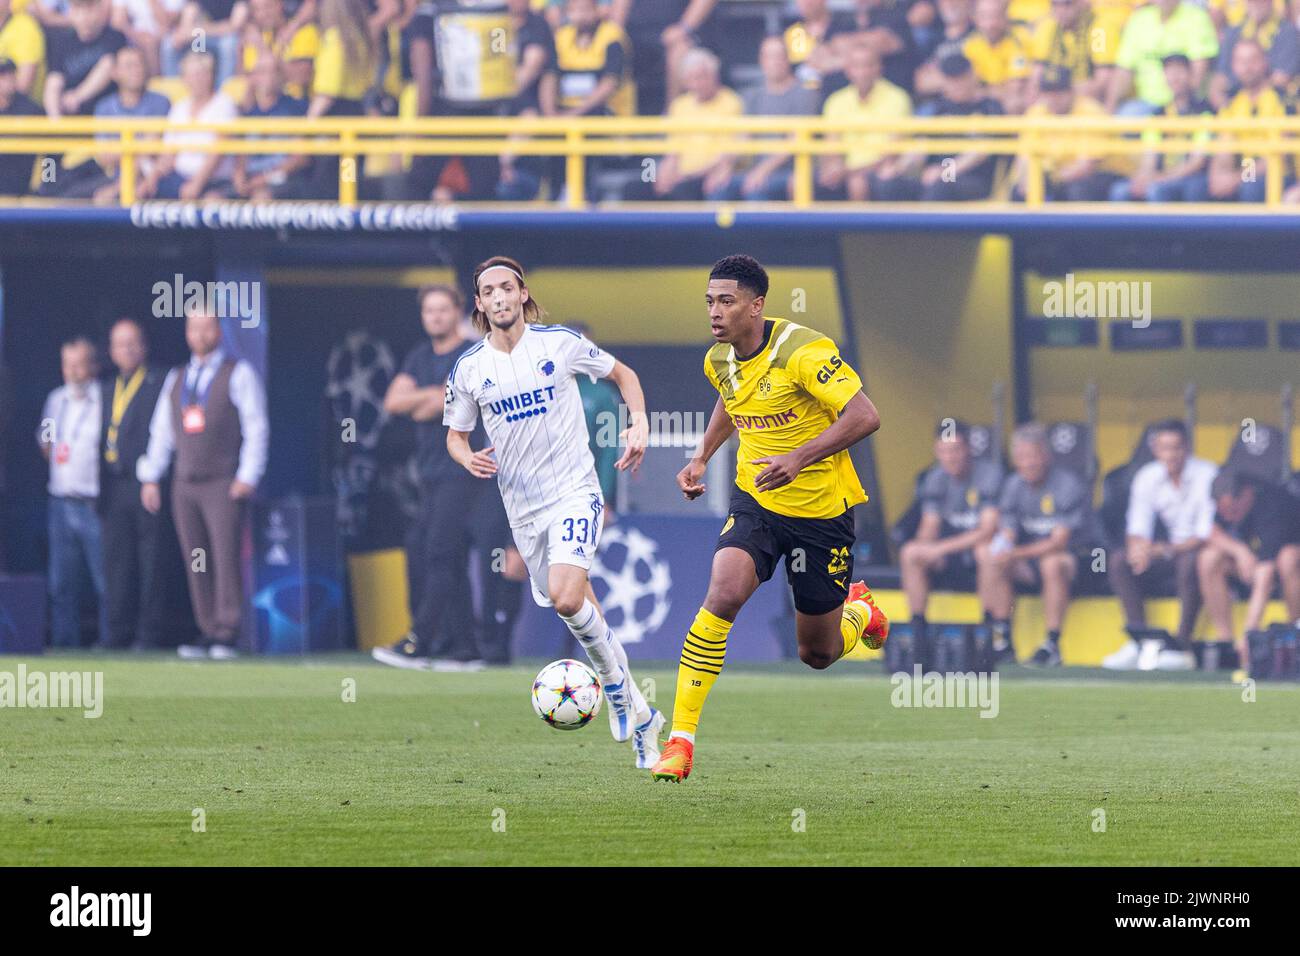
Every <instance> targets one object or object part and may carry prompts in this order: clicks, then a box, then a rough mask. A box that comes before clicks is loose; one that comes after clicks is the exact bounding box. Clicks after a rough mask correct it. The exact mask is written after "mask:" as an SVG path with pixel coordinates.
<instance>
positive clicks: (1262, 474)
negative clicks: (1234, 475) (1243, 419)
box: [1223, 425, 1289, 484]
mask: <svg viewBox="0 0 1300 956" xmlns="http://www.w3.org/2000/svg"><path fill="white" fill-rule="evenodd" d="M1247 437H1249V438H1250V439H1251V440H1250V441H1247V440H1245V439H1246V438H1247ZM1283 438H1284V436H1283V434H1282V430H1281V429H1280V428H1275V427H1274V426H1272V425H1255V426H1254V429H1253V432H1248V431H1247V430H1246V429H1244V428H1243V429H1242V430H1241V431H1240V432H1238V434H1237V440H1236V441H1235V442H1233V444H1232V450H1231V451H1229V452H1228V460H1227V461H1226V462H1224V465H1223V466H1224V468H1230V469H1232V470H1233V471H1238V472H1240V473H1242V474H1244V475H1250V476H1251V477H1253V478H1258V479H1260V480H1261V481H1265V482H1268V483H1269V484H1277V483H1279V482H1281V481H1284V480H1286V478H1287V477H1288V472H1289V468H1288V463H1287V462H1286V458H1285V448H1286V443H1285V441H1284V440H1283Z"/></svg>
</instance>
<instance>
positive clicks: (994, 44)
mask: <svg viewBox="0 0 1300 956" xmlns="http://www.w3.org/2000/svg"><path fill="white" fill-rule="evenodd" d="M974 20H975V32H974V33H973V34H971V36H970V38H969V39H967V40H966V42H965V43H964V44H963V45H962V53H963V54H964V55H965V57H966V59H968V60H970V62H971V66H973V67H974V68H975V75H976V76H977V77H978V78H979V81H980V82H981V83H983V84H984V87H985V89H986V90H987V91H988V94H989V95H990V96H992V97H994V98H995V99H997V100H998V101H999V102H1000V103H1001V104H1002V108H1003V109H1004V110H1006V112H1008V113H1020V112H1023V111H1024V108H1025V84H1026V80H1027V79H1028V77H1029V40H1028V37H1027V36H1026V33H1025V30H1024V28H1022V27H1013V26H1012V25H1011V20H1010V19H1009V18H1008V17H1007V0H975V15H974Z"/></svg>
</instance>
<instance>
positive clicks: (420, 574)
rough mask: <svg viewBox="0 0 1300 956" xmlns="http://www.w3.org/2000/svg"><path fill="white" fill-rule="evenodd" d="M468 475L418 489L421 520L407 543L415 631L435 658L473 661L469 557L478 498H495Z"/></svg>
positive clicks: (475, 646) (423, 647) (475, 649)
mask: <svg viewBox="0 0 1300 956" xmlns="http://www.w3.org/2000/svg"><path fill="white" fill-rule="evenodd" d="M495 490H496V489H495V488H492V487H491V486H489V484H488V483H487V482H485V481H482V480H480V479H478V478H475V477H473V476H472V475H470V474H469V473H468V472H466V473H465V474H464V476H463V477H462V476H461V475H456V476H454V477H450V478H446V479H444V480H442V481H437V482H427V483H423V484H422V485H421V487H420V520H419V522H418V523H417V524H416V526H415V528H414V529H413V530H412V534H411V536H410V537H409V538H408V540H407V549H406V554H407V566H408V569H409V571H408V573H410V576H411V578H413V579H414V580H412V581H411V583H412V585H414V586H413V587H412V590H411V617H412V629H413V630H414V631H415V636H416V638H417V639H418V641H419V643H420V645H421V650H422V651H427V652H428V653H429V654H430V655H431V656H433V657H447V658H451V659H452V660H473V659H475V658H477V657H478V656H479V651H478V642H477V641H476V640H475V635H474V630H475V629H474V595H473V592H472V591H471V589H470V580H469V552H470V544H471V542H472V538H473V531H474V518H475V515H476V513H477V512H478V508H477V503H478V497H479V495H480V494H482V493H484V492H485V491H491V492H495Z"/></svg>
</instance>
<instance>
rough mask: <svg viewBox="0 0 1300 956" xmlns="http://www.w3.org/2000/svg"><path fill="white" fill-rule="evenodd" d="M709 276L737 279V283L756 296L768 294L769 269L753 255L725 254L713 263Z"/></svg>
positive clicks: (712, 277)
mask: <svg viewBox="0 0 1300 956" xmlns="http://www.w3.org/2000/svg"><path fill="white" fill-rule="evenodd" d="M709 278H710V279H735V280H736V285H737V286H738V287H739V288H741V289H748V290H749V291H750V292H752V293H754V298H758V297H759V296H766V295H767V270H766V269H764V268H763V267H762V266H761V265H759V263H758V260H757V259H755V258H754V257H753V256H747V255H744V254H737V255H734V256H724V257H723V258H721V259H719V260H718V261H717V262H715V263H714V264H713V271H712V272H710V273H709Z"/></svg>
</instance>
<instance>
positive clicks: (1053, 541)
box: [1008, 524, 1070, 561]
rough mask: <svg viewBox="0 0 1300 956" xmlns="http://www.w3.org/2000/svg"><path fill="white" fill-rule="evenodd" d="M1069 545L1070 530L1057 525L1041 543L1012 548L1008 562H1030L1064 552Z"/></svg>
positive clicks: (1035, 542) (1036, 542)
mask: <svg viewBox="0 0 1300 956" xmlns="http://www.w3.org/2000/svg"><path fill="white" fill-rule="evenodd" d="M1069 545H1070V529H1069V528H1068V527H1066V526H1065V525H1063V524H1058V525H1057V526H1056V527H1055V528H1053V529H1052V531H1051V533H1050V534H1049V535H1048V536H1047V537H1046V538H1043V539H1042V540H1041V541H1034V542H1032V543H1030V544H1021V545H1017V546H1016V547H1014V548H1012V549H1011V551H1010V552H1008V554H1009V560H1012V561H1032V560H1034V559H1035V558H1041V557H1044V556H1046V555H1049V554H1055V553H1056V552H1058V551H1064V550H1065V549H1066V548H1067V547H1069Z"/></svg>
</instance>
